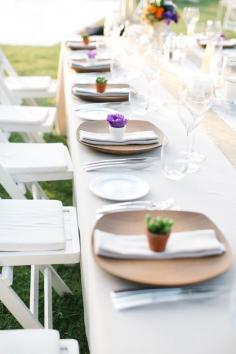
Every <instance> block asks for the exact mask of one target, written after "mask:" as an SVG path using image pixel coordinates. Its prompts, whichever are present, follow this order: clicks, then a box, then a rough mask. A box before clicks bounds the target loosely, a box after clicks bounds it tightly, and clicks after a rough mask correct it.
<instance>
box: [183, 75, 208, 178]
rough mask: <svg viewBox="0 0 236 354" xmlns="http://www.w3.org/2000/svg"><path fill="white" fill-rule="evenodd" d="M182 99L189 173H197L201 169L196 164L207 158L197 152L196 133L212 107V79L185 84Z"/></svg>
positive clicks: (196, 79)
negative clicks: (187, 145) (187, 139)
mask: <svg viewBox="0 0 236 354" xmlns="http://www.w3.org/2000/svg"><path fill="white" fill-rule="evenodd" d="M180 99H181V103H182V105H181V106H180V110H179V114H180V118H181V120H182V122H183V124H184V126H185V129H186V132H187V135H188V138H189V147H188V152H187V155H188V156H189V158H190V162H191V164H190V167H189V172H196V171H197V170H198V169H199V165H197V164H196V163H199V162H202V161H203V160H204V159H205V156H204V155H203V154H199V153H197V152H195V131H196V128H197V126H198V125H199V123H200V122H201V120H202V119H203V118H204V117H205V115H206V113H207V112H208V110H209V109H210V108H211V105H212V101H213V84H212V82H211V80H210V78H209V77H205V76H204V77H201V76H199V77H194V78H192V79H191V80H189V81H188V82H185V83H184V85H183V87H182V88H181V91H180Z"/></svg>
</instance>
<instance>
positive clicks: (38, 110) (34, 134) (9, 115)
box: [0, 104, 56, 143]
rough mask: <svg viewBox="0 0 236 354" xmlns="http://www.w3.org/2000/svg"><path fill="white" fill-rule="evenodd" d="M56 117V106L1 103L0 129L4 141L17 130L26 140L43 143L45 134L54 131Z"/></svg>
mask: <svg viewBox="0 0 236 354" xmlns="http://www.w3.org/2000/svg"><path fill="white" fill-rule="evenodd" d="M55 119H56V109H55V108H51V107H28V106H16V105H15V106H10V105H2V104H0V130H1V131H2V134H3V136H5V139H4V141H7V140H8V138H9V136H10V134H11V133H13V132H16V133H20V135H21V136H22V137H23V139H24V141H25V142H35V143H43V142H44V139H43V134H44V133H51V132H52V131H53V128H54V125H55ZM0 141H1V139H0Z"/></svg>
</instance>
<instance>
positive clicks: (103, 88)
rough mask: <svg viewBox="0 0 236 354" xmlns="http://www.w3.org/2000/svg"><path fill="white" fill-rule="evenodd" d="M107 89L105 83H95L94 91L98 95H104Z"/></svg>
mask: <svg viewBox="0 0 236 354" xmlns="http://www.w3.org/2000/svg"><path fill="white" fill-rule="evenodd" d="M106 88H107V82H105V83H104V84H98V83H97V82H96V90H97V92H98V93H104V92H105V91H106Z"/></svg>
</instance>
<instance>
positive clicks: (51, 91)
mask: <svg viewBox="0 0 236 354" xmlns="http://www.w3.org/2000/svg"><path fill="white" fill-rule="evenodd" d="M11 78H12V77H11ZM16 78H17V79H21V78H22V77H21V76H17V77H14V79H16ZM7 79H8V78H7ZM9 79H10V78H9ZM50 80H51V81H50V84H49V85H48V87H47V88H46V89H44V90H43V89H42V88H43V85H40V86H39V89H37V88H36V84H35V83H34V86H35V88H33V84H32V88H26V87H25V88H24V86H23V85H22V87H21V89H20V85H18V89H17V85H15V88H14V87H13V86H14V85H13V84H11V81H10V80H9V82H10V84H8V83H7V82H6V81H5V82H6V86H7V87H8V89H9V90H10V91H11V92H13V93H15V96H16V97H17V98H18V99H34V98H50V97H54V96H55V95H56V89H57V81H56V80H52V79H50ZM12 81H13V83H14V80H12ZM10 86H12V88H10Z"/></svg>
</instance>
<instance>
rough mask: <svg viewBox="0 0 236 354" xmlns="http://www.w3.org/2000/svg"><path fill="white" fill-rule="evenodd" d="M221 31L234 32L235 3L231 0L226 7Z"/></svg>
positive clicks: (235, 18) (235, 29)
mask: <svg viewBox="0 0 236 354" xmlns="http://www.w3.org/2000/svg"><path fill="white" fill-rule="evenodd" d="M223 29H224V30H227V31H233V32H236V1H234V0H231V2H229V3H228V5H227V7H226V13H225V16H224V20H223Z"/></svg>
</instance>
